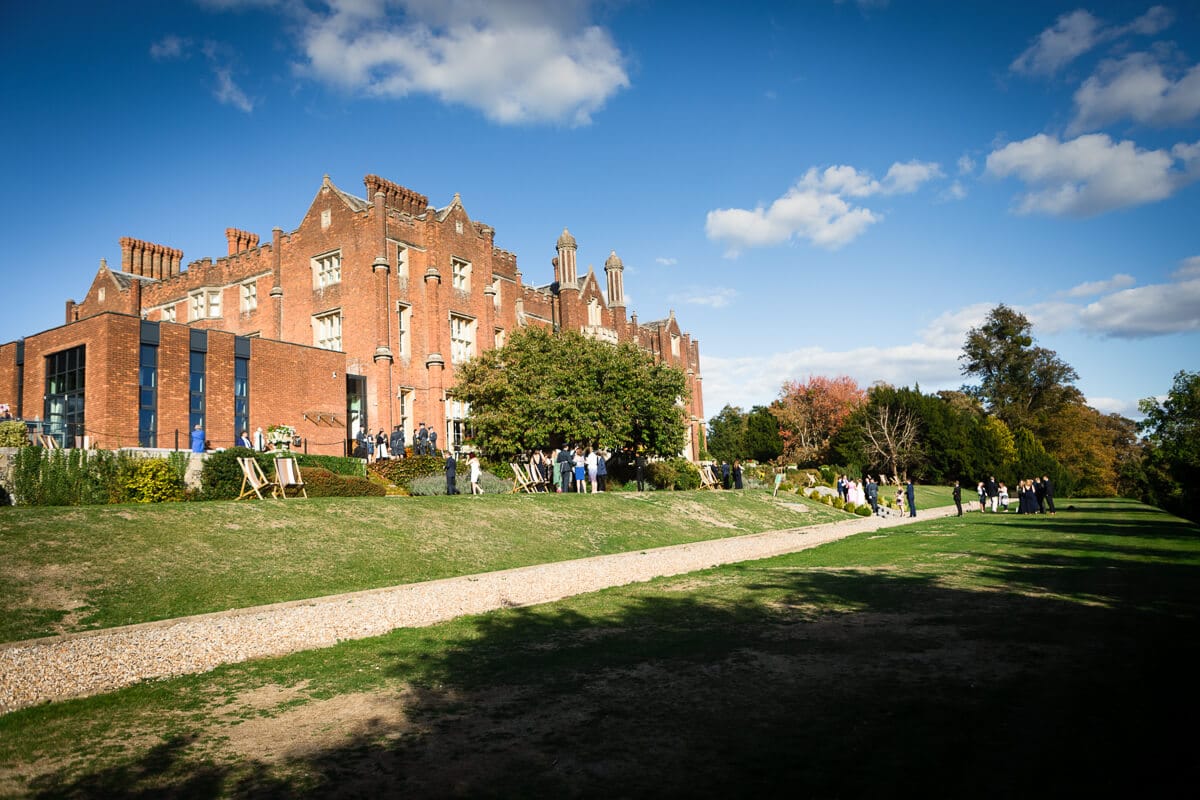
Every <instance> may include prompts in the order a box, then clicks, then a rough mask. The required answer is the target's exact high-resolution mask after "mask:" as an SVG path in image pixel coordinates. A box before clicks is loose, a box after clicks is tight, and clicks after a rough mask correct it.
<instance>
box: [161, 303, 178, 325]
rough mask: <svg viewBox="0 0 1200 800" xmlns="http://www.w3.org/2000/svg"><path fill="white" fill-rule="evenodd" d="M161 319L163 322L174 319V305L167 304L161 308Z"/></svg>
mask: <svg viewBox="0 0 1200 800" xmlns="http://www.w3.org/2000/svg"><path fill="white" fill-rule="evenodd" d="M162 321H163V322H174V321H175V306H167V307H166V308H164V309H163V310H162Z"/></svg>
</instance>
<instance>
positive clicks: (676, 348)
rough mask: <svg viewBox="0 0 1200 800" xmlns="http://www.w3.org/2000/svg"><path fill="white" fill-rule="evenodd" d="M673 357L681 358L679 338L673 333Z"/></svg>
mask: <svg viewBox="0 0 1200 800" xmlns="http://www.w3.org/2000/svg"><path fill="white" fill-rule="evenodd" d="M671 355H673V356H675V357H678V356H679V337H678V336H676V335H675V334H673V333H672V334H671Z"/></svg>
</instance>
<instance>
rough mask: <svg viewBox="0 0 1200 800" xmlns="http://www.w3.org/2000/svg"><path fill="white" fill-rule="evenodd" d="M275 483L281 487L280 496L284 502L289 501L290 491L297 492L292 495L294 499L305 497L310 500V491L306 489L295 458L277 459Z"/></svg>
mask: <svg viewBox="0 0 1200 800" xmlns="http://www.w3.org/2000/svg"><path fill="white" fill-rule="evenodd" d="M256 463H257V462H256ZM275 483H277V484H278V485H279V496H280V497H282V498H283V499H284V500H286V499H287V490H288V489H296V490H297V493H296V494H294V495H292V496H293V497H297V496H299V495H304V499H306V500H307V499H308V490H306V489H305V488H304V477H303V476H302V475H301V474H300V465H299V464H297V463H296V459H294V458H277V459H275Z"/></svg>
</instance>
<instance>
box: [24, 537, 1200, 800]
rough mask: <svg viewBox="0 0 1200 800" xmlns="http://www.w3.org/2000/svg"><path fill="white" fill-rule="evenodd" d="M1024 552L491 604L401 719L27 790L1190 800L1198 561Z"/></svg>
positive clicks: (417, 664)
mask: <svg viewBox="0 0 1200 800" xmlns="http://www.w3.org/2000/svg"><path fill="white" fill-rule="evenodd" d="M1160 521H1161V519H1160ZM1055 527H1056V528H1058V527H1060V526H1057V525H1056V526H1055ZM1159 527H1160V526H1158V525H1155V526H1154V528H1155V531H1154V536H1153V538H1156V539H1162V538H1163V537H1162V536H1161V535H1159ZM1090 532H1091V533H1092V534H1095V533H1097V531H1096V530H1094V529H1093V530H1092V531H1090ZM1101 533H1103V532H1101ZM1149 534H1150V531H1146V532H1145V533H1144V535H1149ZM1128 535H1133V533H1132V532H1130V533H1129V534H1128ZM1191 535H1192V537H1193V538H1194V537H1195V536H1196V532H1195V529H1194V528H1193V529H1192V534H1191ZM1022 545H1023V546H1022V547H1021V554H1020V555H1019V556H1011V557H1002V558H999V559H997V558H995V557H990V558H989V559H988V561H987V563H986V567H985V569H986V577H987V578H988V580H989V581H992V582H999V583H1000V584H1001V585H1003V586H1007V587H1010V589H1008V590H1004V591H997V590H991V591H971V590H966V589H956V588H949V587H947V586H945V585H942V584H940V583H939V582H938V581H937V579H936V577H930V576H923V575H917V576H914V575H896V574H890V573H888V572H886V571H883V570H873V571H870V572H864V571H852V570H840V571H835V572H829V571H812V570H807V569H804V568H803V567H800V566H796V565H795V562H792V561H789V559H787V558H782V559H774V560H770V561H765V562H757V563H751V564H744V565H739V566H737V567H733V568H728V569H726V570H722V571H720V572H717V573H710V574H701V575H699V576H690V577H689V578H688V579H687V580H686V581H684V580H676V581H666V582H661V583H659V584H656V585H653V586H642V587H636V588H633V589H628V590H615V591H611V592H608V593H605V594H603V595H600V596H593V597H590V598H581V599H579V600H576V601H571V602H567V603H563V604H558V605H553V606H545V607H540V608H528V609H510V610H507V611H504V612H499V613H495V614H488V615H483V616H479V617H476V618H474V619H473V620H472V621H471V629H470V631H469V633H468V634H465V635H458V636H456V637H454V638H453V639H452V640H451V642H450V644H449V646H447V647H444V648H441V649H439V650H437V651H435V654H434V655H432V656H431V655H428V654H427V653H424V652H416V651H415V649H414V650H407V649H396V650H393V651H385V652H384V654H383V656H382V658H383V659H384V661H385V663H384V666H385V668H386V669H388V670H389V671H390V672H391V673H392V674H393V675H395V676H397V677H399V678H402V679H404V680H405V681H407V682H409V683H410V685H411V686H412V690H411V692H409V693H408V694H406V695H405V697H404V699H403V700H402V701H401V700H398V699H396V700H390V701H387V702H392V703H401V702H402V703H403V705H404V720H403V722H395V723H392V724H390V725H383V726H380V725H378V724H376V725H372V726H365V727H362V726H360V727H359V728H357V729H356V728H355V727H353V726H352V725H351V724H350V723H349V722H347V723H346V725H345V728H344V730H343V733H345V737H344V738H341V739H340V740H339V741H338V743H337V744H336V745H334V746H324V747H321V748H318V749H317V750H316V751H313V752H306V753H304V754H300V755H293V756H290V757H289V758H287V759H286V760H283V761H280V762H275V763H265V762H258V761H248V762H246V761H240V762H233V763H216V764H214V763H212V761H209V760H205V756H204V755H203V754H201V753H196V752H192V751H190V750H189V747H188V745H189V741H188V740H187V739H177V740H173V741H171V742H168V743H166V744H164V745H162V746H160V747H158V748H155V749H154V750H153V751H151V752H150V753H148V754H147V755H146V756H145V757H144V758H142V759H141V760H138V761H136V762H133V763H129V764H127V765H124V766H120V767H115V768H111V769H107V770H104V771H100V772H96V773H92V774H88V775H83V776H71V775H65V774H63V775H51V776H47V777H43V778H39V779H37V781H36V782H35V784H34V786H33V787H32V788H33V790H34V791H35V792H36V793H37V796H41V797H101V796H103V797H113V798H149V797H216V796H232V797H242V796H244V797H276V798H293V797H309V796H319V797H377V796H390V795H400V794H405V795H409V796H439V797H440V796H470V797H488V796H518V797H520V796H526V797H527V796H563V797H571V796H588V797H610V796H626V797H641V796H689V797H697V796H699V797H728V796H753V795H760V796H783V795H787V796H789V797H797V796H799V797H803V796H818V797H825V796H843V797H854V796H884V795H886V796H895V795H897V794H908V793H916V792H923V793H930V792H932V793H934V794H936V795H939V796H972V797H1006V796H1022V795H1035V796H1047V795H1063V794H1069V795H1075V794H1084V793H1095V794H1097V795H1100V796H1114V795H1126V794H1129V795H1133V794H1136V795H1141V794H1143V793H1145V791H1146V789H1147V788H1149V787H1154V793H1155V794H1168V793H1171V791H1172V789H1184V788H1185V787H1187V788H1189V789H1190V788H1194V785H1195V781H1196V780H1197V779H1200V766H1198V765H1197V763H1196V760H1195V759H1194V757H1193V753H1192V746H1191V743H1192V739H1193V737H1192V735H1191V733H1190V732H1189V730H1188V729H1189V728H1190V726H1191V724H1192V720H1194V719H1195V715H1196V712H1197V711H1200V703H1198V702H1197V691H1196V684H1195V679H1194V677H1193V673H1194V665H1195V664H1196V661H1197V657H1198V656H1200V637H1198V636H1197V633H1200V630H1198V626H1197V622H1198V619H1200V613H1198V608H1200V604H1198V603H1197V597H1196V588H1195V587H1197V586H1200V583H1198V579H1200V567H1197V566H1195V565H1190V566H1189V565H1186V564H1181V563H1180V558H1179V556H1180V551H1167V553H1166V554H1160V553H1155V552H1154V551H1155V550H1156V549H1157V548H1154V547H1151V548H1140V547H1138V546H1136V545H1133V544H1132V543H1131V546H1130V547H1129V548H1128V550H1129V551H1130V552H1129V553H1125V552H1121V548H1114V546H1113V545H1112V544H1111V543H1105V544H1104V547H1101V548H1087V549H1086V551H1085V550H1084V549H1083V548H1086V543H1084V544H1083V545H1081V549H1080V550H1079V551H1078V552H1077V551H1075V550H1074V549H1067V548H1064V547H1063V542H1061V541H1058V540H1056V539H1055V537H1054V534H1053V533H1051V534H1049V535H1046V536H1044V537H1043V538H1037V537H1032V535H1031V538H1030V540H1029V541H1026V542H1023V543H1022ZM1147 551H1149V552H1147ZM1191 552H1192V553H1194V551H1191ZM1132 554H1136V555H1137V560H1134V559H1132V558H1130V557H1129V556H1130V555H1132ZM1190 554H1191V553H1189V554H1188V555H1190ZM730 576H732V579H731V577H730ZM705 581H709V582H708V583H707V584H706V583H705ZM1051 595H1053V596H1051ZM372 652H374V653H378V652H379V651H378V650H375V651H372ZM329 722H330V724H332V725H336V724H337V720H336V718H333V717H331V718H330V720H329ZM1180 724H1182V725H1183V732H1182V733H1175V730H1176V728H1178V727H1179V725H1180Z"/></svg>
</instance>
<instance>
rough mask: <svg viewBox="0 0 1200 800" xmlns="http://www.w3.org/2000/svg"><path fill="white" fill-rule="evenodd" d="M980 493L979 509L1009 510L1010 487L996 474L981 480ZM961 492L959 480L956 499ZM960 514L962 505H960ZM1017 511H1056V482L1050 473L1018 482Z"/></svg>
mask: <svg viewBox="0 0 1200 800" xmlns="http://www.w3.org/2000/svg"><path fill="white" fill-rule="evenodd" d="M976 491H977V492H978V493H979V510H980V511H987V510H988V509H991V511H992V513H996V512H997V511H1004V512H1007V511H1008V506H1009V504H1010V501H1011V497H1010V496H1009V492H1008V487H1007V486H1005V485H1004V483H1003V482H1000V481H997V480H996V476H995V475H989V476H988V478H987V480H985V481H980V482H979V486H978V487H976ZM959 493H960V490H959V488H958V482H957V481H955V495H956V499H957V497H958V495H959ZM958 513H959V516H962V507H961V505H960V506H959V512H958ZM1017 513H1018V514H1053V513H1054V483H1053V482H1051V480H1050V476H1049V475H1043V476H1042V477H1040V478H1025V479H1023V480H1020V481H1018V482H1017Z"/></svg>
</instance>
